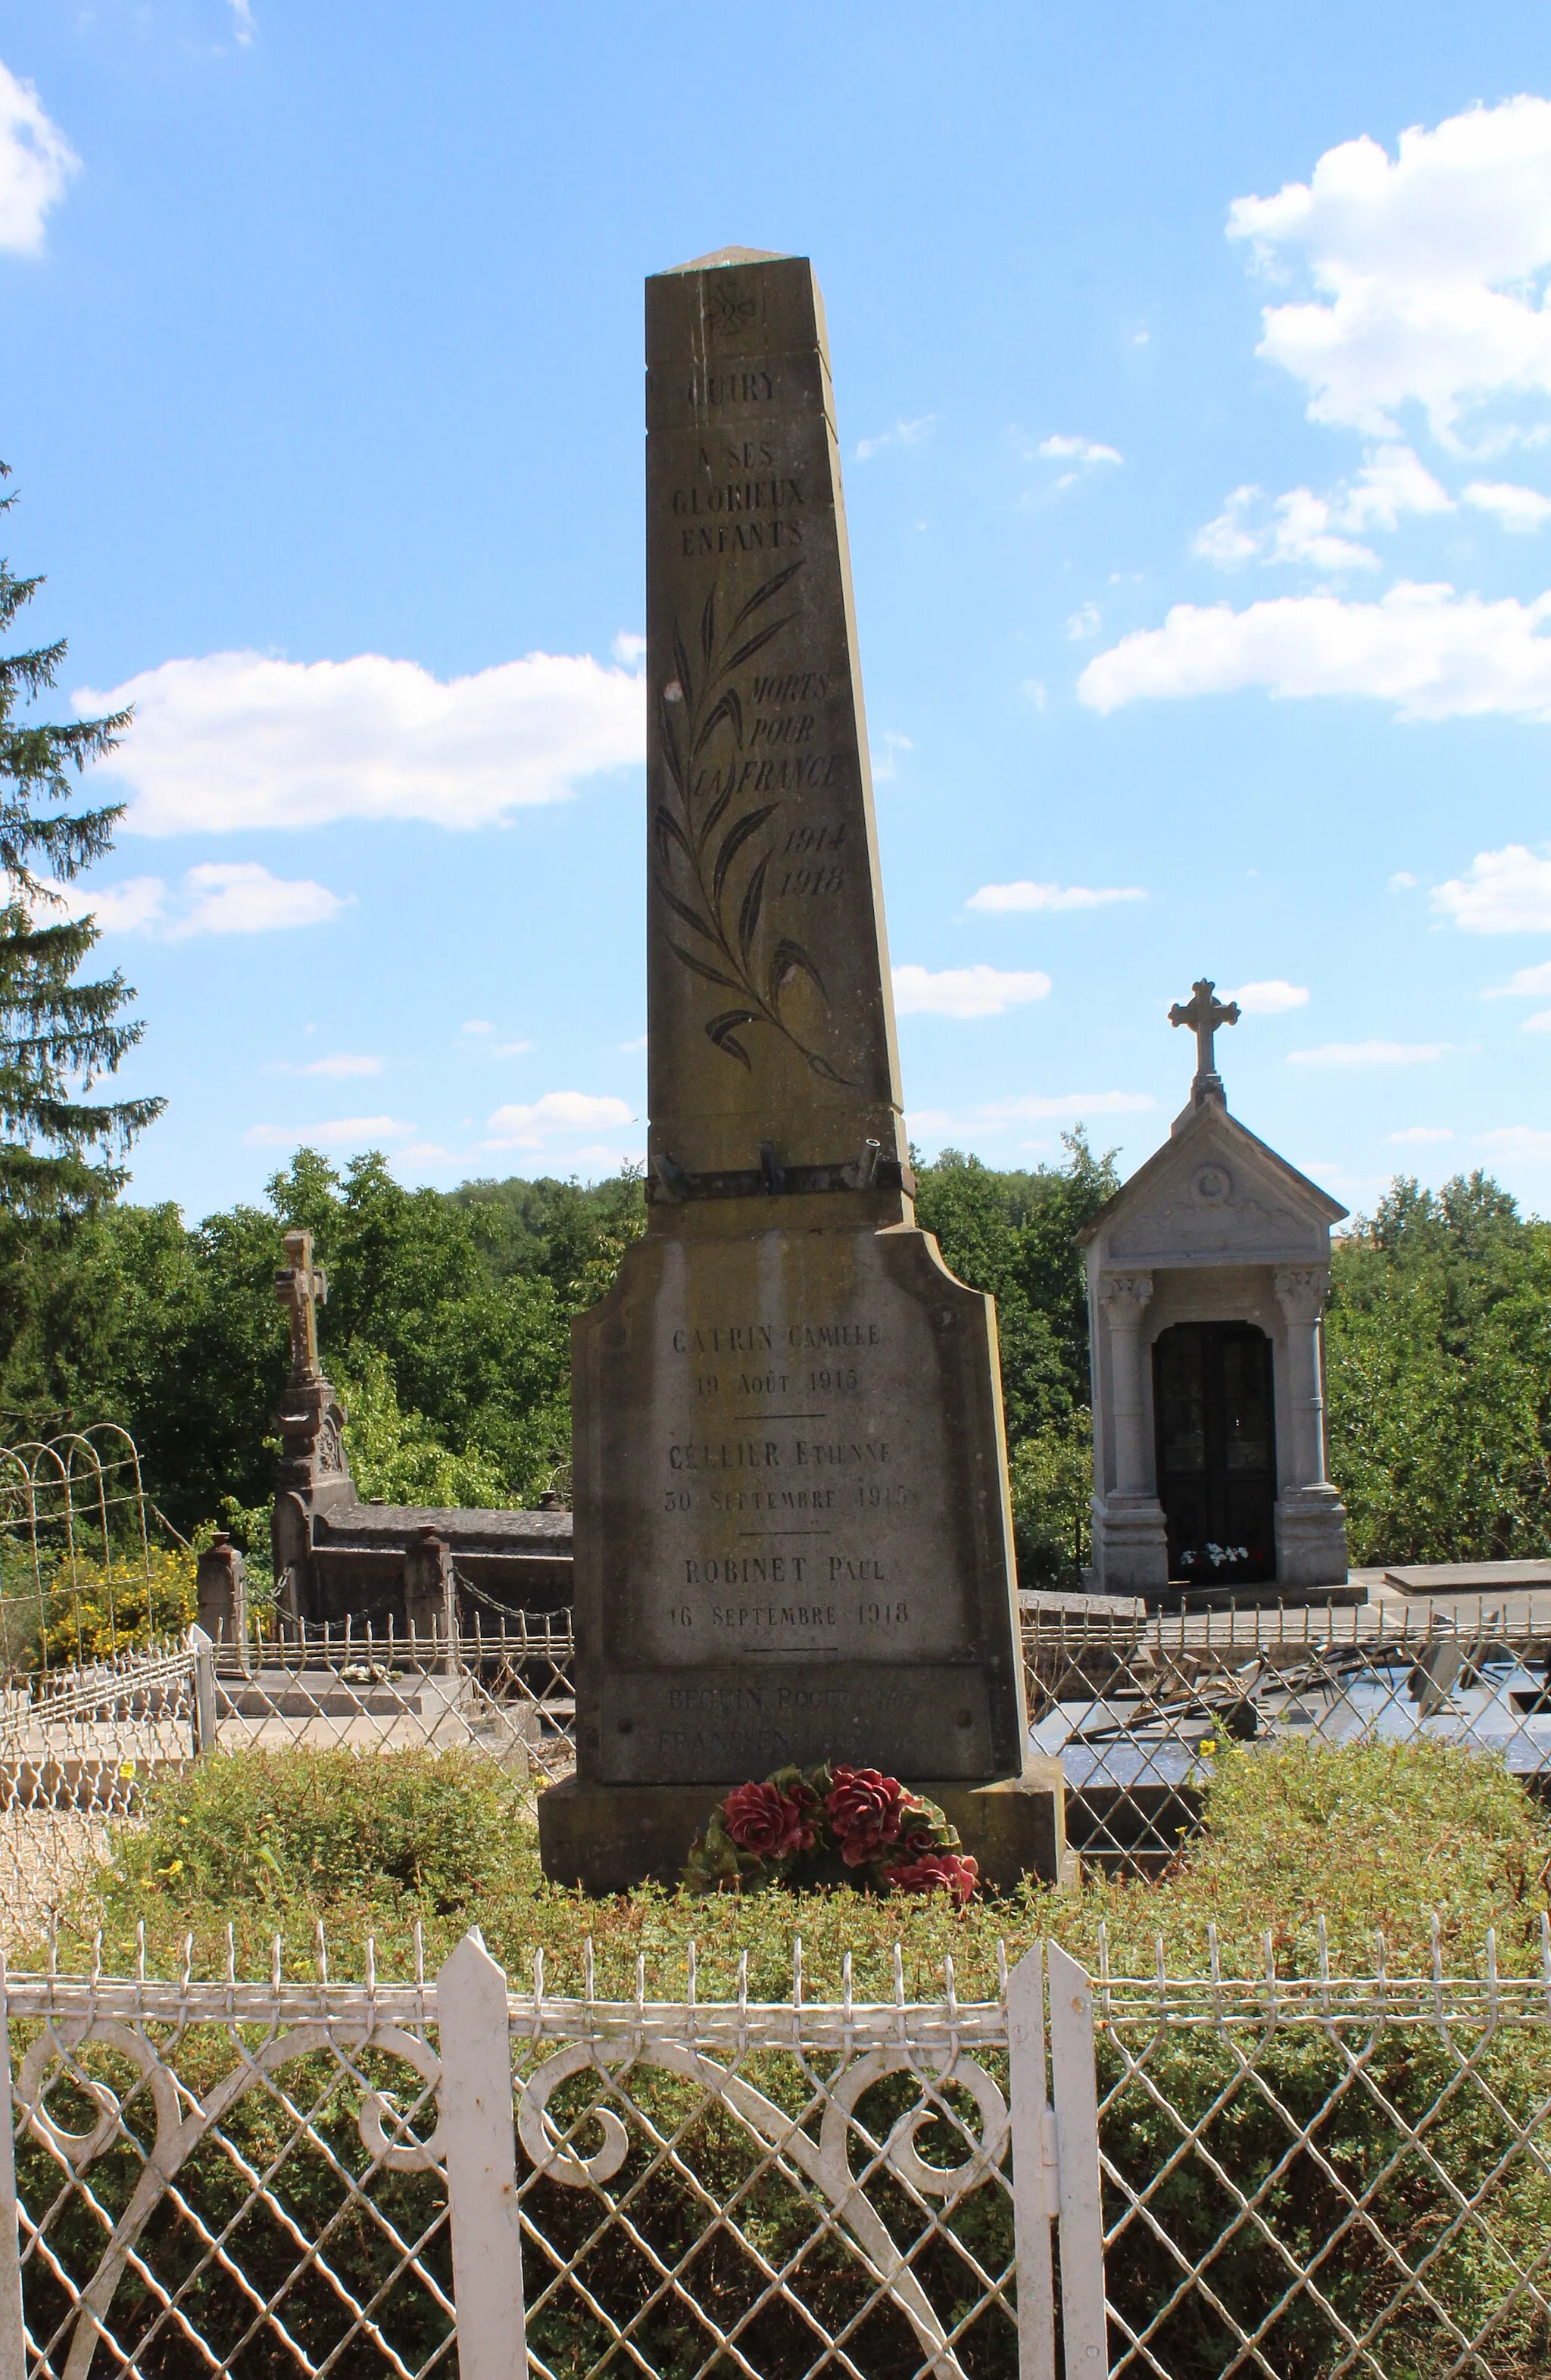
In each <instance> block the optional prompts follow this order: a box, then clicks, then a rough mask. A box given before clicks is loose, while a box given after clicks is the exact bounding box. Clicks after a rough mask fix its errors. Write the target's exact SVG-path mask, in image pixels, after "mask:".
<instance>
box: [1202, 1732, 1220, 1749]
mask: <svg viewBox="0 0 1551 2380" xmlns="http://www.w3.org/2000/svg"><path fill="white" fill-rule="evenodd" d="M1217 1748H1218V1740H1217V1737H1216V1736H1215V1735H1204V1736H1203V1737H1202V1739H1201V1749H1202V1751H1203V1752H1215V1751H1216V1750H1217Z"/></svg>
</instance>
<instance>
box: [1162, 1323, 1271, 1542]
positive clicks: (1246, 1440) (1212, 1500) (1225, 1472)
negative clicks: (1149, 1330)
mask: <svg viewBox="0 0 1551 2380" xmlns="http://www.w3.org/2000/svg"><path fill="white" fill-rule="evenodd" d="M1153 1415H1154V1423H1155V1427H1156V1431H1157V1493H1158V1501H1159V1502H1160V1503H1161V1504H1162V1506H1163V1517H1164V1523H1165V1525H1166V1527H1167V1530H1168V1537H1169V1583H1170V1585H1188V1586H1239V1585H1243V1586H1250V1585H1260V1584H1261V1583H1262V1582H1263V1581H1265V1580H1266V1579H1271V1578H1275V1576H1276V1574H1277V1548H1276V1502H1277V1458H1276V1446H1277V1433H1276V1413H1275V1407H1274V1403H1273V1397H1272V1387H1271V1342H1270V1340H1269V1339H1268V1338H1267V1337H1266V1333H1265V1331H1264V1330H1257V1329H1256V1328H1255V1326H1254V1323H1253V1322H1176V1323H1174V1324H1173V1325H1172V1327H1171V1328H1170V1329H1169V1330H1163V1331H1160V1332H1159V1333H1158V1336H1157V1340H1156V1341H1155V1342H1154V1344H1153Z"/></svg>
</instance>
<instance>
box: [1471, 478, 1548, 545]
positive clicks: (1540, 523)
mask: <svg viewBox="0 0 1551 2380" xmlns="http://www.w3.org/2000/svg"><path fill="white" fill-rule="evenodd" d="M1460 501H1461V502H1462V503H1464V504H1474V505H1475V507H1476V509H1477V511H1479V512H1484V513H1492V514H1495V516H1496V518H1497V519H1498V520H1499V521H1500V522H1501V523H1502V525H1503V527H1504V528H1507V529H1515V530H1518V531H1520V532H1521V533H1522V532H1525V531H1528V530H1530V529H1536V528H1545V524H1546V522H1547V520H1551V496H1543V495H1541V494H1540V492H1538V490H1536V489H1534V488H1520V487H1516V486H1515V485H1514V484H1513V482H1512V481H1511V480H1472V481H1471V483H1470V486H1469V487H1468V488H1466V489H1465V490H1464V491H1463V493H1462V496H1461V499H1460Z"/></svg>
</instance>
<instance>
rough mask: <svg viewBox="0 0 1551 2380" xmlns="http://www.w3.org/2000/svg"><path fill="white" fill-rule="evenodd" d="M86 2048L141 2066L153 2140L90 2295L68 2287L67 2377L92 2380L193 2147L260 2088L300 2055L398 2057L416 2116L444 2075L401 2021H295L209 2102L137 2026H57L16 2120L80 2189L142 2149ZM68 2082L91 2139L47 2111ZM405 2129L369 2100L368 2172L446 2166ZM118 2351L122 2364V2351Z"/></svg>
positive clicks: (378, 2096) (36, 2056) (377, 2095)
mask: <svg viewBox="0 0 1551 2380" xmlns="http://www.w3.org/2000/svg"><path fill="white" fill-rule="evenodd" d="M91 2048H97V2049H108V2050H113V2051H115V2052H116V2053H117V2054H118V2055H119V2056H121V2057H123V2058H126V2059H127V2060H128V2062H129V2063H130V2064H131V2065H132V2066H134V2067H135V2068H136V2069H137V2070H138V2072H139V2076H140V2078H141V2081H142V2082H143V2083H144V2084H145V2086H146V2087H147V2088H148V2089H149V2091H150V2094H151V2107H152V2109H153V2112H154V2116H155V2133H154V2137H153V2139H152V2142H151V2147H150V2149H149V2151H147V2152H145V2153H144V2164H143V2167H142V2169H141V2172H140V2176H139V2180H138V2182H137V2183H136V2185H135V2188H134V2190H133V2192H132V2193H131V2195H130V2198H129V2202H128V2204H127V2206H126V2207H125V2209H124V2211H123V2213H122V2215H120V2216H119V2217H118V2219H117V2220H116V2222H114V2223H113V2224H112V2227H111V2229H110V2230H109V2233H108V2238H107V2240H106V2244H105V2246H104V2248H103V2253H102V2257H101V2259H100V2261H99V2263H98V2265H97V2266H96V2269H95V2271H94V2272H93V2273H92V2275H91V2278H90V2280H89V2281H88V2282H87V2283H86V2286H85V2287H84V2288H83V2289H79V2291H76V2290H71V2294H72V2296H73V2297H74V2298H75V2300H76V2305H75V2308H74V2311H73V2329H72V2331H71V2337H70V2347H69V2352H68V2355H67V2360H66V2362H65V2364H64V2367H63V2372H62V2375H61V2380H88V2375H89V2374H90V2373H91V2366H92V2362H93V2359H94V2357H95V2355H96V2351H97V2348H98V2344H99V2342H100V2340H101V2339H103V2338H110V2339H111V2337H112V2334H111V2331H110V2329H109V2325H108V2317H109V2313H110V2312H111V2310H112V2307H113V2302H114V2300H115V2296H116V2295H117V2292H118V2289H119V2286H120V2284H121V2282H122V2281H123V2279H124V2277H125V2274H126V2272H127V2271H128V2270H129V2269H130V2268H131V2267H132V2266H135V2267H138V2269H139V2272H140V2274H141V2275H142V2277H143V2276H144V2275H145V2274H146V2273H147V2271H148V2269H149V2268H148V2267H147V2266H146V2265H144V2262H143V2260H142V2259H140V2258H139V2256H138V2253H137V2252H138V2249H139V2242H140V2240H141V2238H142V2235H143V2234H144V2231H145V2228H146V2226H147V2224H148V2223H149V2222H150V2220H151V2216H152V2215H153V2214H154V2213H155V2211H156V2209H157V2207H158V2205H159V2204H160V2203H161V2201H162V2200H163V2199H164V2196H165V2195H166V2193H167V2192H169V2191H171V2190H172V2189H173V2188H174V2187H175V2185H176V2180H177V2177H178V2175H179V2173H180V2172H181V2171H182V2169H183V2168H184V2167H185V2166H186V2165H187V2163H188V2159H189V2157H190V2156H191V2155H193V2153H194V2151H195V2150H196V2149H197V2148H198V2147H199V2146H200V2143H201V2142H203V2141H204V2140H205V2139H206V2138H207V2137H208V2136H209V2134H210V2133H211V2132H212V2131H213V2130H214V2128H215V2127H217V2126H218V2125H220V2124H221V2123H222V2122H223V2121H224V2119H225V2118H226V2117H228V2116H229V2115H230V2114H231V2112H232V2110H233V2109H234V2108H235V2107H236V2105H237V2103H238V2102H239V2100H241V2099H242V2098H243V2096H244V2095H245V2094H247V2093H248V2092H249V2091H251V2090H252V2089H253V2088H254V2087H255V2085H256V2084H259V2083H263V2082H265V2081H267V2080H268V2079H270V2078H272V2077H273V2076H274V2075H276V2074H277V2073H279V2071H280V2070H281V2069H282V2068H284V2067H285V2066H288V2065H291V2064H293V2063H294V2062H295V2061H297V2059H299V2058H309V2057H311V2056H314V2055H316V2054H318V2053H320V2052H321V2053H330V2054H333V2056H335V2057H339V2056H341V2055H344V2056H345V2057H346V2058H358V2057H359V2055H360V2054H361V2053H362V2052H364V2051H367V2050H370V2051H372V2052H374V2053H376V2054H377V2055H379V2056H383V2057H388V2058H402V2059H403V2060H404V2061H405V2063H406V2065H407V2066H409V2067H410V2068H411V2069H412V2070H413V2071H414V2072H415V2073H416V2074H417V2075H418V2077H419V2079H420V2082H421V2083H422V2085H423V2086H424V2087H423V2089H422V2090H421V2092H420V2094H419V2095H418V2100H417V2103H416V2107H417V2110H418V2107H421V2106H423V2105H424V2104H425V2102H426V2100H427V2098H428V2097H429V2096H430V2095H431V2094H432V2093H434V2091H435V2088H436V2085H437V2083H438V2081H439V2080H440V2077H441V2071H442V2069H441V2061H440V2060H439V2058H437V2056H436V2054H435V2052H434V2051H433V2050H432V2049H431V2048H430V2046H429V2044H428V2043H426V2042H425V2041H424V2040H422V2039H420V2038H418V2036H417V2035H416V2034H413V2033H409V2032H406V2030H405V2029H404V2028H403V2027H401V2026H399V2025H396V2024H391V2023H390V2024H372V2023H365V2024H362V2023H355V2024H350V2023H345V2024H341V2023H338V2022H333V2021H331V2020H328V2019H324V2020H321V2021H318V2022H311V2023H308V2022H302V2023H297V2024H293V2025H291V2026H290V2027H289V2028H288V2029H287V2030H286V2031H285V2032H284V2033H279V2034H274V2035H273V2037H272V2038H271V2039H270V2040H268V2041H266V2042H264V2043H263V2044H262V2045H261V2046H260V2047H259V2048H258V2049H256V2050H254V2051H252V2052H251V2053H248V2051H247V2050H246V2049H244V2051H243V2055H242V2057H241V2058H240V2061H239V2063H238V2064H236V2066H234V2067H233V2068H232V2069H231V2070H230V2071H229V2072H228V2073H227V2074H225V2075H224V2077H223V2078H222V2080H221V2081H220V2082H219V2083H217V2084H216V2085H215V2086H214V2087H213V2089H212V2090H211V2091H209V2092H208V2093H207V2094H206V2095H204V2096H203V2097H202V2098H190V2097H189V2096H188V2094H187V2092H186V2091H185V2090H184V2089H183V2087H182V2086H181V2085H180V2083H179V2082H178V2080H177V2079H176V2072H175V2070H174V2069H173V2067H172V2066H171V2065H169V2064H168V2063H166V2062H165V2059H164V2057H163V2055H162V2054H160V2053H159V2051H158V2049H157V2047H156V2046H155V2045H154V2044H153V2043H152V2042H151V2041H150V2040H149V2039H148V2038H147V2037H146V2035H145V2034H144V2033H143V2032H141V2031H139V2030H138V2029H137V2028H135V2027H134V2026H131V2025H127V2024H124V2023H121V2022H117V2021H116V2020H115V2019H112V2018H103V2017H69V2016H67V2017H55V2018H51V2019H50V2020H49V2021H48V2022H45V2024H44V2026H43V2028H42V2031H41V2032H40V2033H39V2034H38V2035H37V2037H36V2039H35V2040H34V2041H33V2042H32V2043H31V2044H30V2046H29V2048H28V2049H27V2052H26V2054H25V2056H24V2057H23V2058H22V2061H21V2065H20V2068H19V2070H18V2074H17V2077H16V2081H15V2083H14V2084H13V2086H12V2095H13V2098H14V2100H15V2103H16V2107H17V2110H18V2116H19V2118H20V2126H19V2128H18V2129H19V2131H20V2133H21V2135H22V2136H26V2135H30V2136H31V2137H32V2138H33V2139H35V2140H36V2141H37V2142H38V2143H40V2145H41V2146H42V2147H43V2148H44V2149H46V2150H47V2152H48V2153H49V2154H50V2155H52V2156H53V2157H55V2159H57V2160H58V2162H59V2164H60V2165H62V2166H64V2167H66V2168H67V2169H68V2171H69V2173H70V2175H71V2177H72V2178H73V2179H74V2180H75V2181H76V2182H77V2183H84V2180H85V2177H86V2174H87V2172H88V2169H89V2168H91V2166H92V2165H93V2164H94V2163H95V2162H96V2160H97V2159H98V2158H99V2157H101V2156H103V2155H104V2154H105V2153H106V2152H107V2151H108V2150H110V2149H112V2148H114V2147H115V2146H116V2145H118V2144H119V2143H127V2144H129V2145H130V2146H131V2147H132V2148H134V2149H136V2150H137V2152H139V2143H138V2141H137V2139H136V2135H135V2132H134V2131H133V2128H132V2126H131V2124H130V2123H128V2122H127V2120H126V2113H127V2110H126V2103H125V2100H124V2098H122V2097H121V2096H120V2095H119V2094H118V2093H116V2092H115V2090H114V2089H113V2088H112V2086H111V2085H110V2084H109V2083H106V2082H105V2081H104V2080H103V2077H102V2076H101V2075H100V2074H97V2073H93V2072H91V2071H90V2070H88V2069H87V2068H86V2067H85V2066H83V2064H82V2063H81V2053H82V2052H83V2051H85V2050H87V2049H91ZM65 2078H68V2081H69V2082H70V2083H73V2084H74V2086H75V2088H76V2089H77V2090H78V2091H79V2092H80V2093H81V2094H82V2095H84V2096H85V2098H86V2099H87V2100H88V2102H89V2103H90V2104H91V2106H92V2107H95V2108H96V2109H97V2120H96V2122H95V2123H94V2124H93V2125H92V2126H91V2130H90V2131H71V2130H70V2129H69V2128H68V2127H67V2125H65V2124H63V2123H61V2122H60V2121H59V2120H58V2119H56V2118H55V2115H54V2114H53V2113H52V2111H51V2110H50V2107H49V2106H48V2095H49V2092H50V2090H51V2089H54V2088H56V2087H57V2086H58V2084H59V2083H60V2082H61V2081H62V2080H63V2079H65ZM131 2095H133V2094H131ZM409 2125H410V2119H409V2118H408V2117H407V2116H406V2115H405V2114H404V2112H403V2111H402V2110H401V2108H400V2107H399V2106H398V2104H397V2099H396V2096H395V2095H394V2094H391V2093H388V2092H384V2091H382V2090H373V2091H368V2092H367V2093H366V2095H365V2096H364V2098H363V2099H362V2102H361V2106H360V2108H359V2111H358V2114H357V2130H358V2131H359V2135H360V2140H361V2145H362V2147H363V2148H364V2149H365V2150H366V2153H367V2155H368V2157H369V2158H370V2162H371V2167H372V2168H374V2169H376V2168H382V2169H385V2170H387V2171H389V2172H394V2173H413V2172H425V2171H432V2170H436V2169H437V2168H439V2166H440V2162H441V2158H442V2137H441V2135H442V2127H441V2125H440V2123H438V2124H437V2125H436V2126H435V2127H434V2128H433V2129H432V2131H430V2135H429V2136H428V2137H427V2138H425V2139H423V2140H422V2139H420V2138H418V2137H417V2136H416V2135H415V2134H414V2133H413V2132H412V2131H410V2128H409ZM390 2135H391V2136H390ZM93 2205H94V2208H95V2211H96V2212H97V2214H98V2216H99V2219H100V2220H103V2221H105V2220H106V2211H105V2210H104V2209H103V2208H101V2207H97V2206H96V2205H95V2202H93ZM23 2229H24V2230H28V2229H30V2246H31V2249H32V2251H33V2253H38V2254H40V2255H42V2257H44V2258H45V2259H46V2261H47V2264H48V2266H49V2269H50V2271H51V2272H52V2274H53V2276H54V2277H55V2279H56V2280H58V2281H60V2282H62V2283H64V2284H65V2286H66V2287H67V2289H68V2288H69V2284H68V2281H67V2275H66V2272H65V2267H64V2265H63V2264H62V2263H61V2262H60V2260H59V2259H58V2258H57V2257H55V2256H54V2255H53V2254H52V2253H50V2249H49V2242H48V2240H47V2237H46V2226H45V2225H43V2224H41V2223H37V2222H34V2223H33V2224H32V2225H31V2226H30V2227H29V2226H28V2224H27V2221H26V2217H25V2216H23ZM159 2294H161V2295H162V2296H163V2298H164V2309H163V2317H162V2318H163V2319H164V2318H165V2317H166V2316H167V2315H169V2314H171V2313H173V2312H174V2310H175V2309H176V2301H177V2293H176V2291H173V2292H168V2291H167V2290H165V2289H162V2290H161V2291H160V2292H159ZM449 2312H450V2308H449ZM67 2326H68V2325H67ZM60 2343H61V2342H60V2341H58V2340H57V2339H51V2340H48V2341H46V2342H45V2341H39V2342H36V2345H37V2347H38V2349H39V2350H40V2351H39V2367H38V2368H39V2369H41V2370H42V2369H53V2368H54V2366H53V2358H54V2353H55V2350H56V2347H57V2346H58V2344H60ZM115 2351H116V2352H118V2353H119V2354H120V2357H121V2360H122V2350H115Z"/></svg>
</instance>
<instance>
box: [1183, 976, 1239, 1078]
mask: <svg viewBox="0 0 1551 2380" xmlns="http://www.w3.org/2000/svg"><path fill="white" fill-rule="evenodd" d="M1191 991H1192V993H1193V995H1194V997H1193V998H1192V999H1191V1000H1190V1001H1189V1002H1184V1003H1181V1002H1180V1001H1176V1002H1174V1005H1173V1007H1172V1008H1171V1009H1170V1010H1169V1024H1170V1025H1188V1026H1190V1027H1191V1028H1192V1030H1193V1031H1194V1035H1195V1080H1194V1083H1193V1084H1192V1085H1191V1094H1192V1097H1193V1098H1194V1099H1195V1100H1196V1102H1197V1103H1198V1104H1199V1102H1200V1101H1201V1100H1202V1099H1204V1098H1206V1096H1208V1095H1209V1094H1214V1093H1215V1094H1216V1096H1217V1097H1218V1098H1219V1099H1220V1098H1221V1096H1222V1076H1221V1075H1219V1074H1218V1065H1217V1054H1216V1052H1215V1050H1213V1047H1212V1041H1213V1037H1214V1036H1215V1034H1216V1032H1217V1029H1218V1026H1219V1025H1237V1023H1238V1022H1239V1003H1238V1002H1237V1001H1236V1000H1229V1001H1222V1000H1218V999H1217V998H1216V997H1215V995H1216V992H1217V985H1216V984H1215V983H1212V982H1210V981H1209V980H1208V979H1207V977H1206V976H1203V977H1201V980H1200V981H1199V983H1193V984H1192V985H1191Z"/></svg>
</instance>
